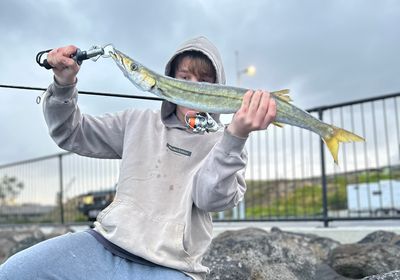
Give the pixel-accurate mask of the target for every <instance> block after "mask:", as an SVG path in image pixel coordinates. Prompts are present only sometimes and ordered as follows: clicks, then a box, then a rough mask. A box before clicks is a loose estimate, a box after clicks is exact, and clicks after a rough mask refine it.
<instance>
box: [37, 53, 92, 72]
mask: <svg viewBox="0 0 400 280" xmlns="http://www.w3.org/2000/svg"><path fill="white" fill-rule="evenodd" d="M50 51H52V49H49V50H45V51H40V52H38V54H37V55H36V62H37V64H39V65H40V66H42V67H44V68H46V69H52V68H53V66H51V65H50V64H49V62H48V61H47V58H45V59H43V61H42V56H43V55H44V54H45V53H49V52H50ZM71 58H72V59H73V60H75V61H76V63H78V64H79V65H81V64H82V61H83V60H85V59H88V58H89V57H88V56H87V52H86V51H81V50H80V49H77V50H76V52H75V53H74V54H72V55H71Z"/></svg>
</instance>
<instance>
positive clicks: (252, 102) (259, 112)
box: [243, 90, 276, 130]
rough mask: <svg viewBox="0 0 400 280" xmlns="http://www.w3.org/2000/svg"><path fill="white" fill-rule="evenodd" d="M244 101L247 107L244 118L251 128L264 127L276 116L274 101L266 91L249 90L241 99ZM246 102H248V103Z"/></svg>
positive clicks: (258, 128)
mask: <svg viewBox="0 0 400 280" xmlns="http://www.w3.org/2000/svg"><path fill="white" fill-rule="evenodd" d="M248 99H249V101H248ZM245 102H246V104H245V106H247V107H248V112H247V113H246V119H247V123H249V124H250V123H251V127H252V128H251V130H260V129H266V128H267V127H268V125H269V124H270V123H271V122H273V121H274V119H275V116H276V102H275V100H274V98H272V97H271V95H270V93H269V92H268V91H265V90H256V91H249V92H247V93H246V95H245V98H244V99H243V103H245ZM247 102H249V104H248V105H247Z"/></svg>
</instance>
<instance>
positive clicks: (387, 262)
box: [328, 231, 400, 278]
mask: <svg viewBox="0 0 400 280" xmlns="http://www.w3.org/2000/svg"><path fill="white" fill-rule="evenodd" d="M399 243H400V238H399V236H398V235H396V234H395V233H392V232H386V231H376V232H373V233H371V234H369V235H367V236H366V237H365V238H363V239H362V240H360V241H359V242H358V243H356V244H345V245H340V246H338V247H336V248H334V249H333V250H332V251H331V253H330V256H329V261H328V263H329V265H330V266H331V267H332V268H333V269H334V270H335V271H336V272H337V273H339V274H341V275H344V276H346V277H353V278H362V277H366V276H369V275H375V274H382V273H387V272H390V271H394V270H399V269H400V246H399Z"/></svg>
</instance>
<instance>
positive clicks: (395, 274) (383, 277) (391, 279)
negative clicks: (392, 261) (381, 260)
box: [362, 270, 400, 280]
mask: <svg viewBox="0 0 400 280" xmlns="http://www.w3.org/2000/svg"><path fill="white" fill-rule="evenodd" d="M362 280H400V270H396V271H391V272H388V273H384V274H379V275H373V276H367V277H365V278H363V279H362Z"/></svg>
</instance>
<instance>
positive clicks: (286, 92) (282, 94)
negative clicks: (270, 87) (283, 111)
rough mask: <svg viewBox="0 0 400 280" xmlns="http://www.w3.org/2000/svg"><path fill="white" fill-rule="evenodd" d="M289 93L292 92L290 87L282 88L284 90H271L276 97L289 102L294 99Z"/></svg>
mask: <svg viewBox="0 0 400 280" xmlns="http://www.w3.org/2000/svg"><path fill="white" fill-rule="evenodd" d="M289 93H290V90H289V89H282V90H278V91H273V92H271V94H273V95H275V97H276V98H279V99H280V100H282V101H285V102H288V103H289V102H292V101H293V100H292V99H291V98H290V96H289Z"/></svg>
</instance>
